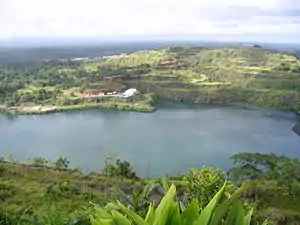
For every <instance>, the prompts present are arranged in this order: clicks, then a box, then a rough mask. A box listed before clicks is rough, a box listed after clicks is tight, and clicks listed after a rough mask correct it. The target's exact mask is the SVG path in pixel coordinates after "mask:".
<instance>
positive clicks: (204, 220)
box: [197, 182, 226, 225]
mask: <svg viewBox="0 0 300 225" xmlns="http://www.w3.org/2000/svg"><path fill="white" fill-rule="evenodd" d="M225 187H226V182H225V183H224V185H223V187H222V188H221V189H220V190H219V191H218V193H217V194H216V195H215V196H214V197H213V199H212V200H211V201H210V202H209V203H208V205H207V206H206V207H205V208H204V209H203V210H202V212H201V214H200V216H199V218H198V221H197V224H199V225H208V224H209V222H210V220H211V218H212V216H213V213H214V210H215V208H216V206H217V204H218V202H219V200H220V198H221V196H222V194H223V192H224V190H225Z"/></svg>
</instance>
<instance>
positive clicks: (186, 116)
mask: <svg viewBox="0 0 300 225" xmlns="http://www.w3.org/2000/svg"><path fill="white" fill-rule="evenodd" d="M297 121H299V117H297V116H296V115H294V114H292V113H285V112H279V111H271V110H262V109H245V108H240V107H230V106H188V105H184V104H167V105H165V106H164V107H163V108H160V109H159V110H157V111H156V112H155V113H149V114H147V113H137V112H122V111H110V110H100V109H93V110H83V111H73V112H63V113H57V114H49V115H39V116H37V115H33V116H16V117H11V116H6V115H3V114H0V154H4V153H6V152H11V153H12V154H13V155H14V156H15V158H16V159H18V160H21V161H23V160H25V159H26V158H33V157H45V158H47V159H49V160H54V159H56V158H57V157H58V156H59V155H62V156H66V157H67V158H68V159H69V160H70V162H71V166H72V167H81V168H82V169H83V170H84V171H91V170H100V169H101V168H103V165H104V162H105V156H106V155H109V156H111V157H114V158H121V159H122V160H128V161H130V162H132V163H133V165H134V167H135V170H136V171H137V172H138V174H139V175H142V176H148V175H149V174H150V175H151V176H159V175H164V174H178V173H182V172H185V171H187V170H188V168H190V167H201V166H202V165H208V166H219V167H222V168H224V169H227V168H229V167H230V166H231V165H232V164H231V163H232V162H231V161H230V159H229V158H230V156H231V155H233V154H235V153H238V152H260V153H270V152H274V153H277V154H284V155H287V156H290V157H297V158H300V137H299V136H297V135H296V134H294V133H293V132H292V130H291V128H292V127H293V125H294V124H295V123H296V122H297Z"/></svg>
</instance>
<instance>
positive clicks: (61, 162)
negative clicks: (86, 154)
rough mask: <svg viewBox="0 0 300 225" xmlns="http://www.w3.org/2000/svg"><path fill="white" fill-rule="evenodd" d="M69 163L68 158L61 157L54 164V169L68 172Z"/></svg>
mask: <svg viewBox="0 0 300 225" xmlns="http://www.w3.org/2000/svg"><path fill="white" fill-rule="evenodd" d="M69 163H70V162H69V161H68V159H67V158H66V157H62V156H59V157H58V158H57V160H56V161H55V162H54V167H55V168H56V169H58V170H66V169H68V166H69Z"/></svg>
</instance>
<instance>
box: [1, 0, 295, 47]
mask: <svg viewBox="0 0 300 225" xmlns="http://www.w3.org/2000/svg"><path fill="white" fill-rule="evenodd" d="M16 37H18V38H32V37H33V38H59V37H101V38H109V37H161V38H163V37H165V38H170V37H173V38H175V39H176V38H189V39H193V38H195V39H218V40H225V41H228V40H231V41H235V40H244V39H245V40H246V39H247V40H261V41H279V42H295V43H299V42H300V4H299V0H244V1H243V0H26V1H25V0H0V39H3V40H9V39H11V38H16Z"/></svg>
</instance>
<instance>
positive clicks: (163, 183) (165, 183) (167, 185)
mask: <svg viewBox="0 0 300 225" xmlns="http://www.w3.org/2000/svg"><path fill="white" fill-rule="evenodd" d="M161 183H162V186H163V189H164V191H165V193H167V192H168V191H169V190H170V186H169V184H168V180H167V178H166V177H163V178H162V179H161Z"/></svg>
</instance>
